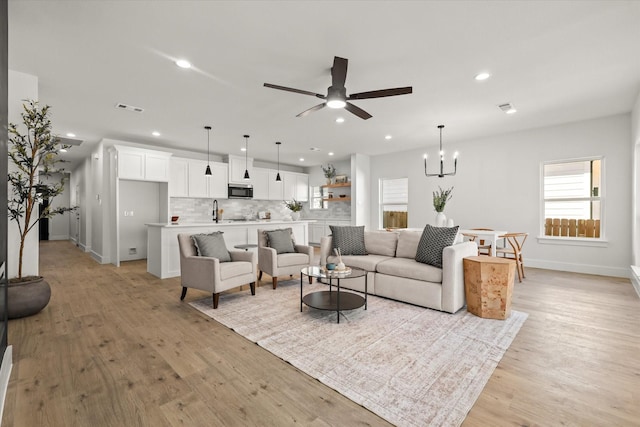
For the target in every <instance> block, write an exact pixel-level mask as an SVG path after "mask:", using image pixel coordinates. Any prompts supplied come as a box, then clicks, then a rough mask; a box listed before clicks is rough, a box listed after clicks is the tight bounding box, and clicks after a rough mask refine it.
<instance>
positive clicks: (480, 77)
mask: <svg viewBox="0 0 640 427" xmlns="http://www.w3.org/2000/svg"><path fill="white" fill-rule="evenodd" d="M489 77H491V74H489V73H479V74H476V77H475V79H476V80H478V81H482V80H487V79H488V78H489Z"/></svg>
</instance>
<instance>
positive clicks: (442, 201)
mask: <svg viewBox="0 0 640 427" xmlns="http://www.w3.org/2000/svg"><path fill="white" fill-rule="evenodd" d="M452 192H453V187H451V188H449V189H447V190H443V189H442V187H440V186H438V191H434V192H433V208H434V209H435V210H436V212H437V214H436V226H437V227H444V226H446V225H447V217H446V216H445V214H444V207H445V206H446V204H447V202H448V201H449V200H451V197H453V195H452V194H451V193H452Z"/></svg>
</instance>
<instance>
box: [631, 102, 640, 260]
mask: <svg viewBox="0 0 640 427" xmlns="http://www.w3.org/2000/svg"><path fill="white" fill-rule="evenodd" d="M631 145H632V149H633V180H632V183H633V187H632V189H631V200H633V211H632V212H633V221H632V227H631V229H632V235H633V239H632V242H633V248H632V250H633V259H632V264H633V265H635V266H640V197H639V196H638V190H640V92H639V93H638V96H637V98H636V103H635V105H634V107H633V110H632V112H631Z"/></svg>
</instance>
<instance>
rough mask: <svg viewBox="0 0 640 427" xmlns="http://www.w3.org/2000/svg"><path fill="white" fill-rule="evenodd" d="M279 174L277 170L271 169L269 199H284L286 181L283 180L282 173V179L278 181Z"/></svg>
mask: <svg viewBox="0 0 640 427" xmlns="http://www.w3.org/2000/svg"><path fill="white" fill-rule="evenodd" d="M277 176H278V171H277V170H273V169H270V170H269V200H284V182H283V181H282V174H280V181H276V177H277Z"/></svg>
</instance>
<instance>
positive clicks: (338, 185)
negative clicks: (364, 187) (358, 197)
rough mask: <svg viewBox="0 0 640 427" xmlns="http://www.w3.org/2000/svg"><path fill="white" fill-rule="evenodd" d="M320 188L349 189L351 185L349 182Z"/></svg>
mask: <svg viewBox="0 0 640 427" xmlns="http://www.w3.org/2000/svg"><path fill="white" fill-rule="evenodd" d="M320 187H321V188H344V187H351V183H350V182H345V183H344V184H325V185H321V186H320Z"/></svg>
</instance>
